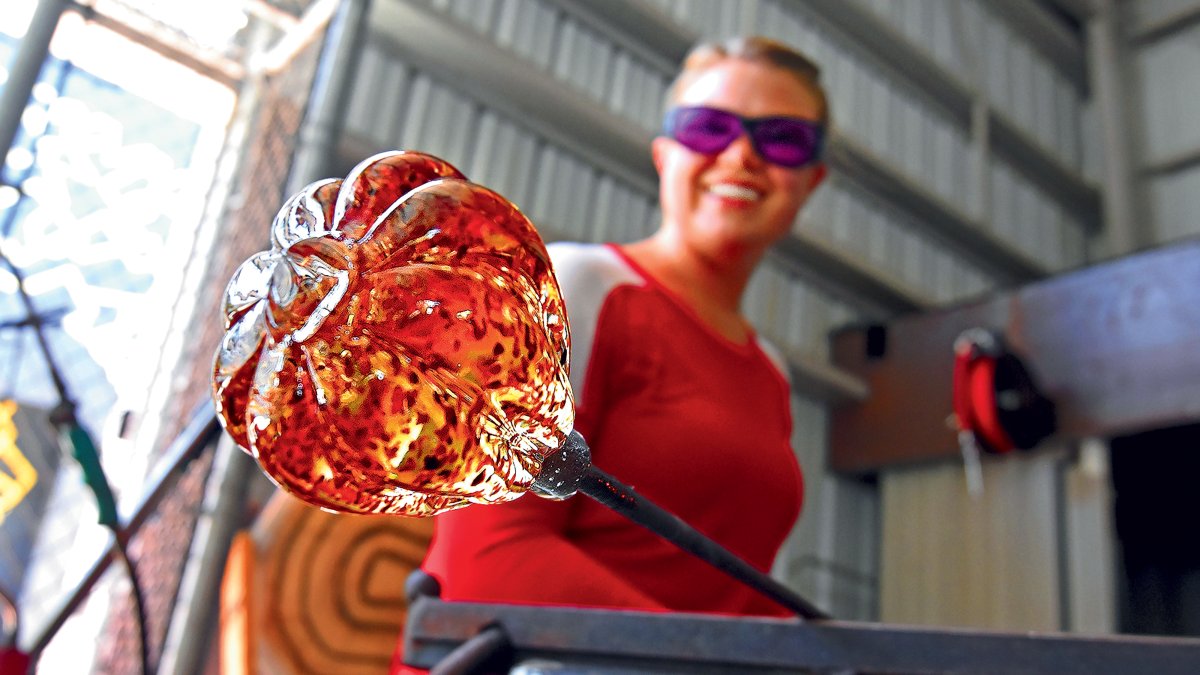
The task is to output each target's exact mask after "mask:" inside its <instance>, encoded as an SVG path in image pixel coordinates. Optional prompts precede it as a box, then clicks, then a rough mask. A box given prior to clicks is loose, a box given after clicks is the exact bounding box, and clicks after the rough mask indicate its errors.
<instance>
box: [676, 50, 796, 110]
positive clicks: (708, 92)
mask: <svg viewBox="0 0 1200 675" xmlns="http://www.w3.org/2000/svg"><path fill="white" fill-rule="evenodd" d="M679 103H680V104H682V105H700V104H704V105H712V106H714V107H719V108H723V109H726V110H730V111H733V112H736V113H739V114H741V115H745V116H748V117H761V116H765V115H789V116H795V117H805V118H813V117H816V116H817V114H818V113H819V111H820V101H819V99H818V97H817V94H816V92H814V91H813V89H812V87H811V86H809V85H808V84H806V83H805V82H803V81H801V79H800V78H799V77H798V76H796V75H795V74H793V73H792V72H790V71H788V70H786V69H783V68H779V67H777V66H773V65H771V64H767V63H761V62H758V61H748V60H745V59H738V58H729V59H723V60H721V61H718V62H717V63H714V64H712V65H711V66H709V67H707V68H705V69H704V70H703V71H701V72H699V73H697V74H696V77H695V78H693V79H692V81H691V82H689V83H688V85H687V86H686V87H685V88H684V89H683V91H682V92H680V96H679Z"/></svg>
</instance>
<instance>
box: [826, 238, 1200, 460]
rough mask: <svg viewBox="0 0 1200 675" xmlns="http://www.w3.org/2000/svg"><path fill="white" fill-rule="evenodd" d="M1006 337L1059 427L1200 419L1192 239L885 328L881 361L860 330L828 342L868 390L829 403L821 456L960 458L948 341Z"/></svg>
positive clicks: (1198, 248) (1084, 429) (1108, 430)
mask: <svg viewBox="0 0 1200 675" xmlns="http://www.w3.org/2000/svg"><path fill="white" fill-rule="evenodd" d="M972 327H982V328H988V329H992V330H995V331H998V332H1001V333H1003V334H1004V336H1005V338H1006V340H1007V342H1008V343H1009V345H1010V347H1011V348H1012V350H1013V351H1014V352H1016V353H1017V354H1018V355H1020V356H1021V357H1022V358H1023V359H1024V361H1025V364H1026V366H1027V367H1028V368H1029V370H1030V371H1031V373H1032V374H1033V376H1034V379H1035V380H1036V381H1037V382H1038V384H1039V386H1040V388H1041V389H1042V391H1043V392H1044V393H1045V394H1046V395H1047V396H1048V397H1049V398H1051V399H1052V400H1053V401H1054V402H1055V404H1056V406H1057V409H1058V419H1059V436H1060V437H1062V438H1083V437H1089V436H1095V437H1108V436H1112V435H1115V434H1118V433H1126V432H1131V431H1138V430H1143V429H1151V428H1157V427H1162V426H1167V425H1171V424H1178V423H1183V422H1188V421H1193V420H1196V419H1200V241H1188V242H1184V243H1182V244H1177V245H1174V246H1171V247H1167V248H1162V249H1156V250H1153V251H1149V252H1145V253H1141V254H1138V255H1135V256H1130V257H1127V258H1122V259H1119V260H1115V261H1112V262H1108V263H1104V264H1101V265H1097V266H1095V267H1091V268H1087V269H1084V270H1080V271H1077V272H1073V273H1070V274H1066V275H1063V276H1061V277H1056V278H1054V279H1050V280H1047V281H1043V282H1039V283H1036V284H1033V285H1030V286H1027V287H1024V288H1021V289H1019V290H1016V291H1013V292H1011V293H1006V294H1003V295H999V296H996V297H992V298H988V299H985V300H982V301H980V302H977V303H974V304H970V305H966V306H962V307H958V308H953V309H947V310H944V311H938V312H932V313H927V314H921V315H914V316H910V317H902V318H900V319H897V320H896V321H894V322H892V323H890V324H888V325H887V350H886V354H885V355H884V356H883V357H882V358H878V359H871V358H869V357H868V356H867V354H866V331H865V329H855V330H847V331H844V332H842V333H841V334H839V335H838V336H836V337H835V338H834V341H833V361H834V363H835V364H836V365H837V366H839V367H841V368H842V369H844V370H846V371H848V372H850V373H852V374H853V375H856V376H858V377H860V378H862V379H863V380H864V381H866V382H867V384H868V386H869V388H870V394H869V395H868V397H867V399H866V400H865V401H863V402H862V403H857V404H850V405H845V406H842V407H839V408H836V409H835V410H834V412H833V416H832V417H833V419H832V425H831V433H830V464H831V466H832V468H834V469H835V470H839V471H847V472H870V471H875V470H878V469H880V468H883V467H887V466H894V465H899V464H905V463H912V462H919V461H926V460H934V459H947V458H951V457H954V456H957V455H958V453H959V449H958V443H957V441H956V438H955V434H954V431H953V430H952V428H951V427H950V425H949V424H948V423H947V419H948V418H949V416H950V413H951V403H950V401H951V398H950V383H951V375H952V368H953V352H952V348H953V344H954V340H955V338H956V337H957V336H958V335H959V334H960V333H961V332H962V331H963V330H965V329H967V328H972Z"/></svg>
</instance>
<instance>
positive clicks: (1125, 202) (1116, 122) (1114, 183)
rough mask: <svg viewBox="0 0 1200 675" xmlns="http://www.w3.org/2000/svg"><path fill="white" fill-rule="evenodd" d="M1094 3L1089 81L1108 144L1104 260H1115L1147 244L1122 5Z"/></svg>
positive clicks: (1089, 30) (1089, 32)
mask: <svg viewBox="0 0 1200 675" xmlns="http://www.w3.org/2000/svg"><path fill="white" fill-rule="evenodd" d="M1092 4H1093V7H1094V9H1095V11H1094V12H1093V13H1092V15H1091V17H1090V18H1089V19H1088V22H1087V48H1088V79H1089V80H1091V85H1092V86H1091V89H1092V96H1093V97H1094V100H1095V105H1096V112H1097V113H1098V114H1099V117H1100V128H1101V136H1102V138H1103V140H1104V169H1103V170H1104V173H1103V177H1102V179H1103V180H1102V185H1103V189H1102V190H1101V195H1102V199H1103V204H1104V219H1103V222H1104V230H1105V237H1106V239H1107V243H1108V250H1107V251H1104V252H1102V255H1101V257H1110V256H1116V255H1122V254H1125V253H1130V252H1132V251H1135V250H1137V249H1138V248H1139V247H1141V246H1143V245H1145V244H1146V243H1147V242H1146V241H1144V238H1143V236H1142V234H1143V233H1142V232H1139V231H1138V229H1137V222H1138V220H1137V218H1136V217H1135V201H1134V176H1133V167H1132V158H1131V157H1130V155H1131V149H1130V145H1129V129H1130V128H1131V127H1130V119H1129V111H1128V109H1127V108H1126V105H1125V101H1126V100H1127V98H1126V95H1127V92H1126V90H1125V78H1124V77H1123V72H1122V68H1123V66H1122V64H1121V59H1120V57H1121V42H1120V40H1121V36H1120V33H1119V28H1118V16H1117V4H1116V2H1115V1H1114V0H1095V1H1094V2H1093V3H1092ZM1105 254H1107V255H1105Z"/></svg>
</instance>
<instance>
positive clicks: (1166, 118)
mask: <svg viewBox="0 0 1200 675" xmlns="http://www.w3.org/2000/svg"><path fill="white" fill-rule="evenodd" d="M1121 8H1122V10H1123V11H1124V15H1123V19H1124V21H1123V22H1122V23H1123V25H1124V26H1126V30H1127V31H1128V32H1127V40H1128V45H1129V52H1130V55H1129V68H1128V69H1127V71H1126V72H1125V74H1126V75H1127V76H1128V77H1129V79H1130V82H1131V86H1130V93H1131V94H1132V96H1131V99H1132V101H1133V111H1132V114H1131V116H1130V126H1129V128H1130V129H1131V130H1132V131H1133V134H1132V137H1131V140H1132V141H1133V144H1134V151H1133V153H1132V154H1133V156H1134V160H1133V162H1134V166H1135V177H1136V179H1137V188H1138V192H1139V194H1138V201H1137V203H1136V204H1137V206H1138V207H1139V211H1140V213H1142V214H1144V217H1146V221H1147V222H1146V230H1147V232H1146V235H1147V236H1146V241H1145V243H1146V244H1158V243H1163V242H1169V241H1172V240H1176V239H1180V238H1183V237H1195V236H1197V235H1200V218H1198V217H1197V215H1196V214H1197V213H1200V119H1198V118H1197V117H1196V115H1194V114H1192V113H1191V112H1190V111H1191V110H1192V109H1193V108H1194V107H1195V102H1196V100H1197V96H1198V95H1200V52H1198V51H1197V50H1196V43H1197V41H1200V2H1197V0H1147V1H1144V2H1126V3H1122V5H1121Z"/></svg>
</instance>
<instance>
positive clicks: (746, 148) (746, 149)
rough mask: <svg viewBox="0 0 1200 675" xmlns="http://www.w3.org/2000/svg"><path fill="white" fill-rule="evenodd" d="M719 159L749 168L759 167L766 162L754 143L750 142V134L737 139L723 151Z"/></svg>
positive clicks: (743, 134) (744, 134)
mask: <svg viewBox="0 0 1200 675" xmlns="http://www.w3.org/2000/svg"><path fill="white" fill-rule="evenodd" d="M719 159H722V160H723V161H728V162H730V163H733V164H735V165H736V166H742V167H747V168H755V167H759V166H761V165H762V164H763V161H764V160H763V158H762V157H761V156H759V154H758V151H757V150H755V149H754V143H753V142H752V141H751V140H750V134H747V133H745V132H743V133H742V135H740V136H738V137H737V138H735V139H734V141H733V142H732V143H730V144H729V146H728V147H726V148H725V149H724V150H722V151H721V157H720V158H719Z"/></svg>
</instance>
